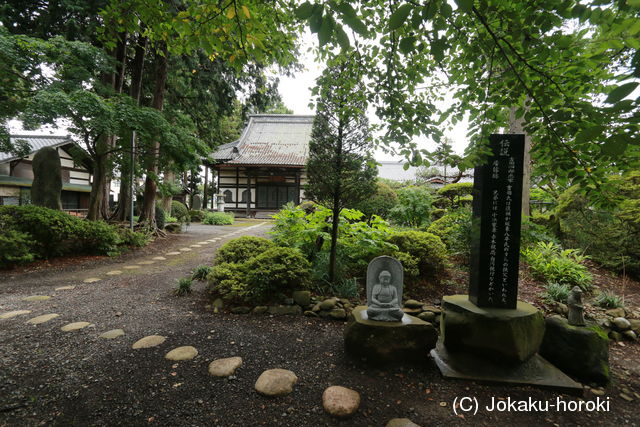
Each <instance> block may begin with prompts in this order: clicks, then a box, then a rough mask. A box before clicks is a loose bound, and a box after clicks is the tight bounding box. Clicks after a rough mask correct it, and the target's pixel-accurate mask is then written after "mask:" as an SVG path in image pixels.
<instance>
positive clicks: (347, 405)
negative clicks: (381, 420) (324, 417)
mask: <svg viewBox="0 0 640 427" xmlns="http://www.w3.org/2000/svg"><path fill="white" fill-rule="evenodd" d="M322 406H323V407H324V410H325V411H326V412H327V413H328V414H330V415H333V416H334V417H339V418H342V417H350V416H351V415H353V414H355V412H356V411H357V410H358V408H359V407H360V393H358V392H357V391H355V390H351V389H350V388H346V387H341V386H339V385H334V386H331V387H329V388H327V389H326V390H325V391H324V393H322Z"/></svg>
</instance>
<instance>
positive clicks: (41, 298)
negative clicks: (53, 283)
mask: <svg viewBox="0 0 640 427" xmlns="http://www.w3.org/2000/svg"><path fill="white" fill-rule="evenodd" d="M48 299H51V297H50V296H49V295H31V296H30V297H26V298H22V301H28V302H32V301H46V300H48Z"/></svg>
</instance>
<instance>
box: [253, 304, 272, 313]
mask: <svg viewBox="0 0 640 427" xmlns="http://www.w3.org/2000/svg"><path fill="white" fill-rule="evenodd" d="M267 311H269V307H267V306H266V305H259V306H257V307H254V308H253V311H252V313H253V314H265V313H266V312H267Z"/></svg>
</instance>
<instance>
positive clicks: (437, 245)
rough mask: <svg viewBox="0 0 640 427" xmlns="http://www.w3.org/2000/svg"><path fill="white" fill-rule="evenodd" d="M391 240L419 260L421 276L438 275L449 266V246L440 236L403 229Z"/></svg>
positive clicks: (399, 248)
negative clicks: (447, 246)
mask: <svg viewBox="0 0 640 427" xmlns="http://www.w3.org/2000/svg"><path fill="white" fill-rule="evenodd" d="M389 242H391V243H393V244H394V245H396V246H397V247H398V250H399V251H400V252H404V253H406V254H409V255H411V256H412V257H414V258H415V259H416V260H417V263H418V265H417V267H418V271H419V274H420V276H421V277H423V278H424V277H431V278H433V277H436V276H437V275H438V274H439V273H441V272H442V271H443V270H444V269H445V268H446V267H447V248H446V246H445V245H444V243H442V240H440V237H438V236H436V235H434V234H431V233H427V232H425V231H401V232H399V233H394V234H392V235H391V236H390V238H389Z"/></svg>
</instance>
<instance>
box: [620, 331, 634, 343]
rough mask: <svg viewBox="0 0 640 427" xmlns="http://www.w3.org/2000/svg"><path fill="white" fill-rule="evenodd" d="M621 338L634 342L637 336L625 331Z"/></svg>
mask: <svg viewBox="0 0 640 427" xmlns="http://www.w3.org/2000/svg"><path fill="white" fill-rule="evenodd" d="M622 336H623V337H625V338H627V339H628V340H631V341H635V340H637V339H638V336H637V335H636V333H635V332H633V331H632V330H631V329H629V330H626V331H624V332H623V333H622Z"/></svg>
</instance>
